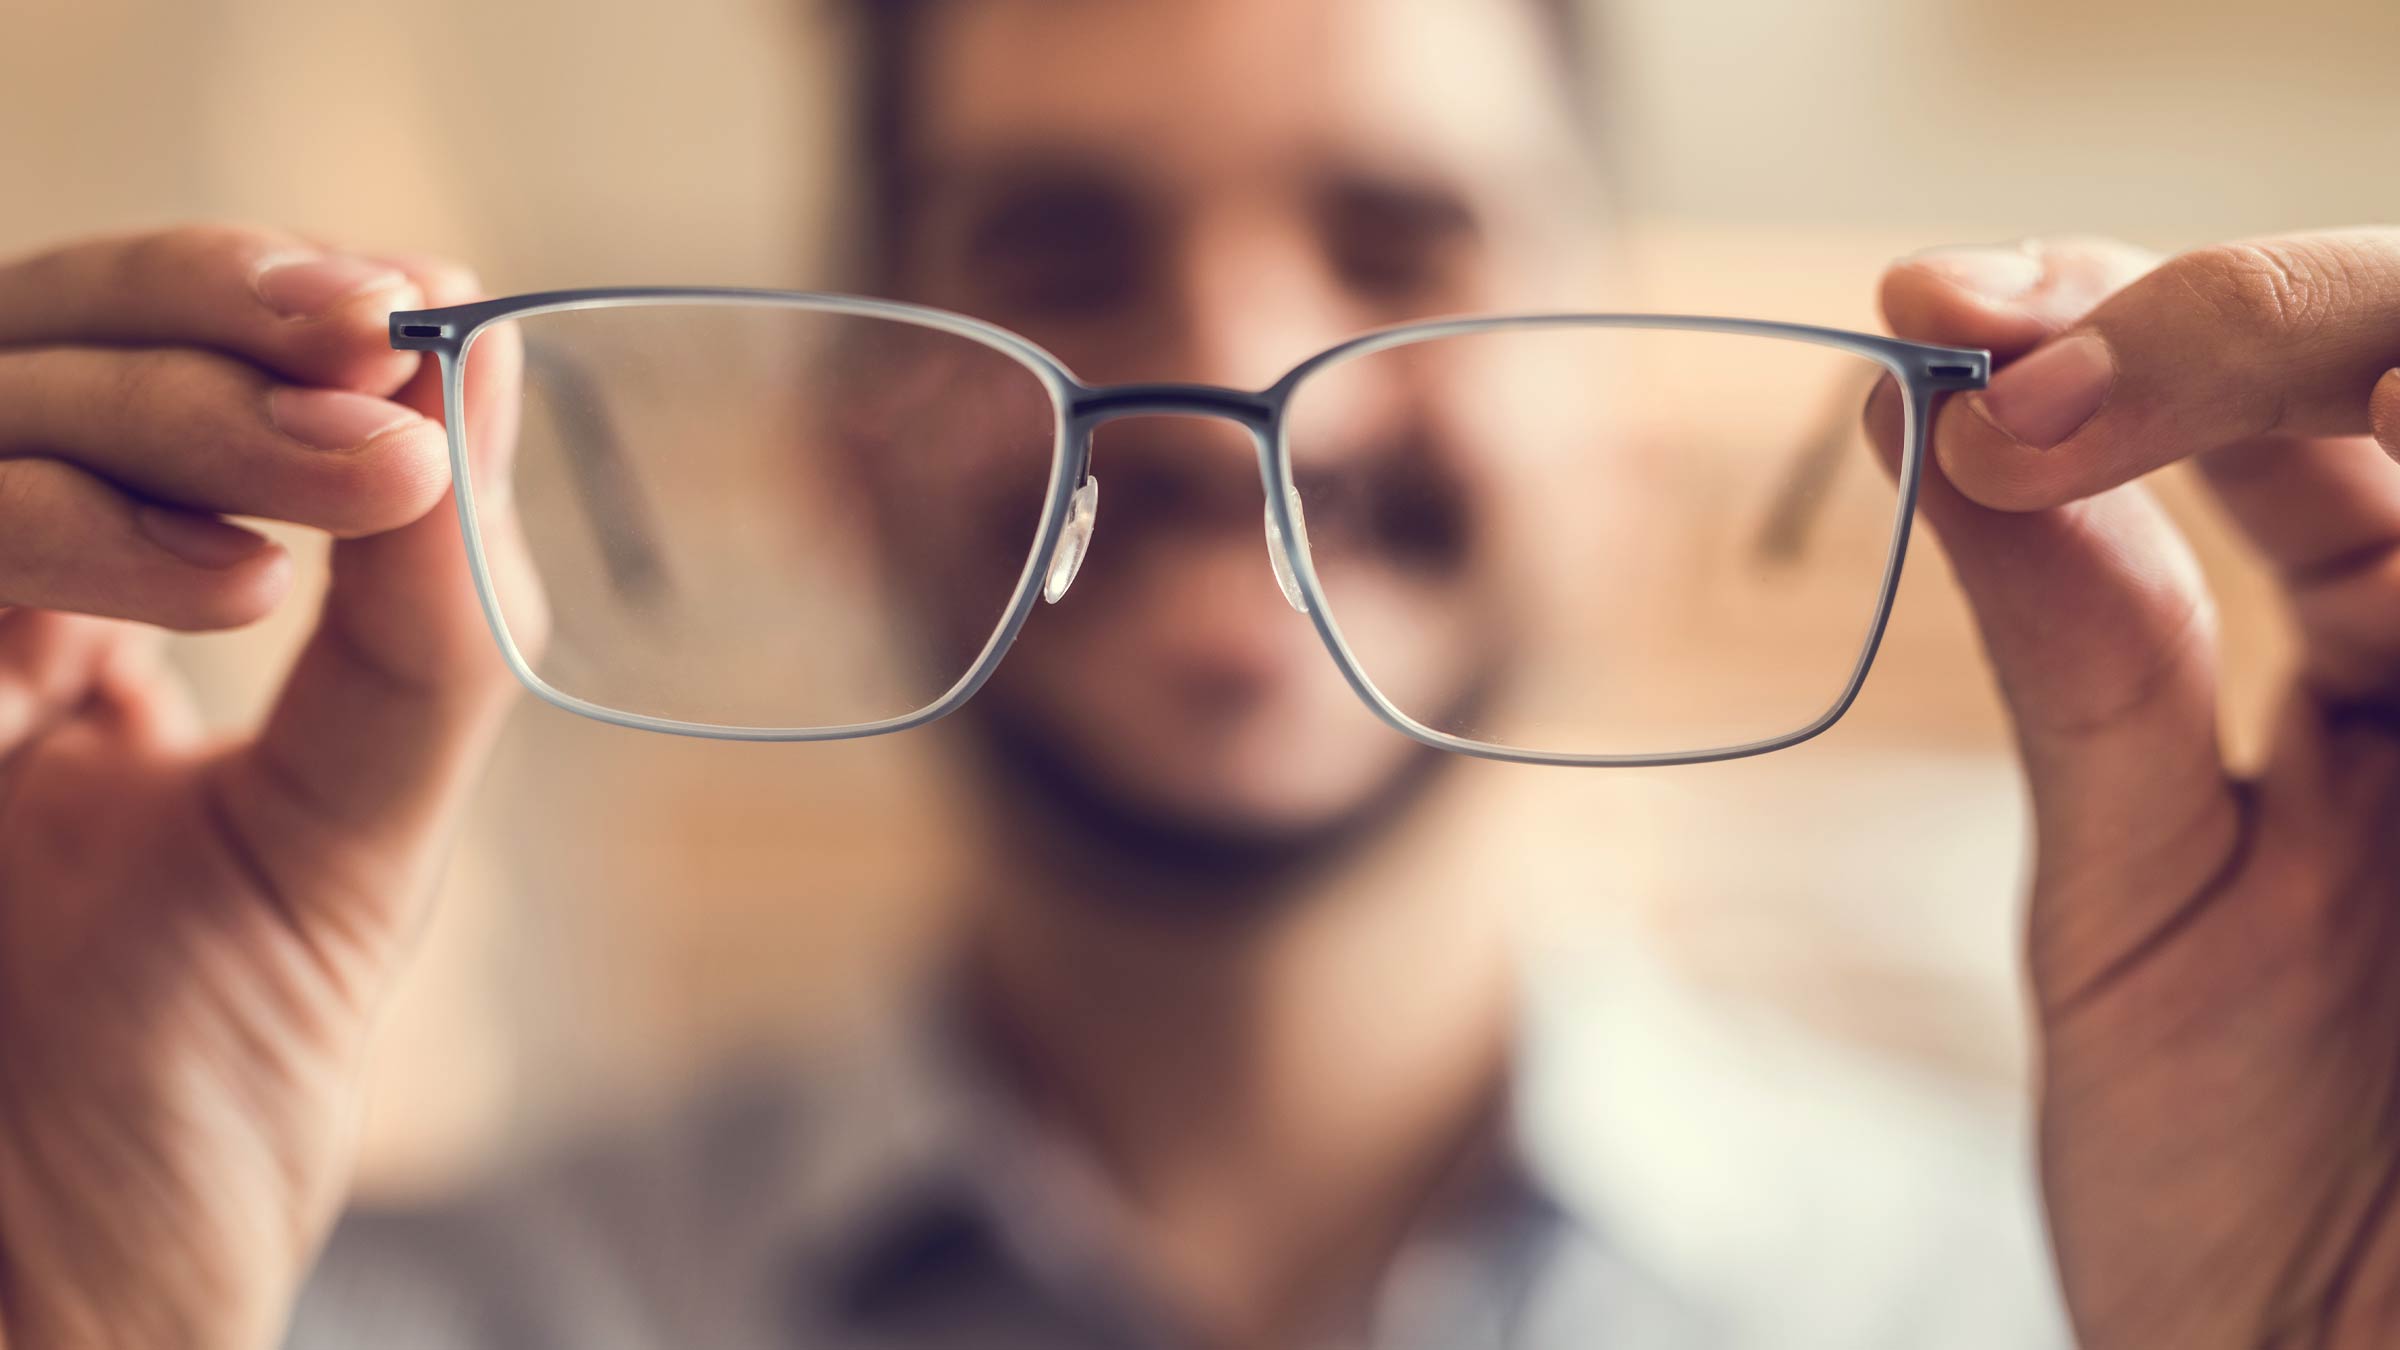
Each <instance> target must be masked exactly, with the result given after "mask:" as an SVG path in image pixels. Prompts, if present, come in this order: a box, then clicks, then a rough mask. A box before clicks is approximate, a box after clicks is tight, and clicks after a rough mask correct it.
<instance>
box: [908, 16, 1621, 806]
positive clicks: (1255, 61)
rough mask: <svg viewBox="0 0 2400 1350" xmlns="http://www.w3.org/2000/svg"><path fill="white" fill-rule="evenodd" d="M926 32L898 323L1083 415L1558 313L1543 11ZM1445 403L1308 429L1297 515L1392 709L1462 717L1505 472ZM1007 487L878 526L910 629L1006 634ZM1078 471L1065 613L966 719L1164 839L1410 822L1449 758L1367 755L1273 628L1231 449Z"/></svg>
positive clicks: (1134, 424)
mask: <svg viewBox="0 0 2400 1350" xmlns="http://www.w3.org/2000/svg"><path fill="white" fill-rule="evenodd" d="M929 15H930V17H929V20H928V22H927V25H926V27H925V28H924V30H923V32H922V34H921V36H920V38H919V42H918V46H917V48H916V50H915V52H914V54H913V55H914V65H913V67H912V69H911V73H910V81H911V89H912V91H913V93H914V95H915V98H916V101H915V103H914V104H913V106H911V107H910V108H909V109H908V110H907V112H906V114H905V121H906V124H907V126H908V128H909V141H908V145H907V148H906V152H905V164H904V165H903V168H904V171H905V172H904V177H905V181H906V184H907V187H906V192H905V197H906V201H907V209H906V210H905V211H904V213H903V219H902V221H901V223H900V229H901V233H900V235H899V237H898V238H897V239H895V240H894V241H892V250H891V252H892V257H893V258H894V268H895V271H894V274H893V275H892V277H890V278H889V281H890V283H891V286H890V289H891V290H892V291H893V292H894V293H896V294H898V295H901V296H903V297H905V298H908V299H913V300H918V301H922V302H925V303H929V304H935V305H941V306H944V307H948V308H953V309H957V310H961V311H964V312H967V313H970V314H975V315H978V316H980V317H984V318H988V319H990V320H993V321H995V322H997V323H1000V324H1003V325H1005V326H1007V327H1010V328H1013V329H1015V330H1017V331H1019V332H1022V333H1024V334H1026V335H1027V336H1028V337H1030V338H1032V339H1033V340H1034V341H1036V342H1038V343H1040V344H1041V345H1042V346H1044V347H1046V348H1047V349H1048V350H1050V351H1051V352H1052V353H1053V354H1055V355H1056V356H1058V357H1059V358H1060V359H1062V360H1063V361H1064V362H1066V364H1067V365H1068V366H1069V367H1070V368H1072V369H1073V370H1074V371H1075V372H1076V374H1077V375H1078V376H1079V377H1080V378H1082V379H1083V380H1084V381H1086V382H1087V383H1092V384H1109V383H1117V382H1124V381H1137V380H1177V381H1198V382H1206V383H1213V384H1223V385H1230V386H1234V387H1237V388H1260V387H1263V386H1265V385H1267V384H1268V383H1271V382H1272V381H1273V380H1275V379H1276V378H1277V377H1278V376H1280V375H1281V374H1282V373H1283V372H1284V371H1285V370H1286V369H1287V368H1288V367H1290V366H1291V365H1292V364H1294V363H1296V362H1298V361H1299V360H1301V359H1303V358H1305V357H1307V356H1308V355H1310V354H1312V353H1313V352H1315V351H1317V350H1319V349H1321V348H1323V347H1325V346H1328V345H1331V344H1332V343H1334V342H1337V341H1339V340H1341V339H1343V338H1346V337H1349V336H1352V335H1355V334H1357V333H1359V332H1361V331H1363V330H1365V329H1369V328H1373V327H1376V326H1379V325H1383V324H1389V323H1393V322H1397V321H1401V320H1406V319H1411V318H1419V317H1425V316H1428V315H1433V314H1440V313H1450V312H1457V311H1472V310H1491V309H1503V308H1528V307H1543V306H1545V305H1551V304H1555V303H1557V295H1556V280H1557V276H1558V269H1559V268H1560V267H1561V266H1563V265H1564V264H1565V263H1566V261H1567V257H1568V249H1569V245H1570V241H1571V239H1572V238H1573V228H1574V225H1575V222H1576V221H1577V220H1578V219H1579V218H1580V217H1581V214H1582V213H1581V212H1580V211H1579V210H1578V209H1577V208H1576V207H1575V206H1574V205H1572V204H1571V203H1573V201H1574V197H1573V194H1572V192H1570V191H1563V190H1562V186H1561V185H1562V184H1572V183H1575V182H1577V181H1578V180H1577V179H1576V175H1577V174H1579V173H1582V172H1585V171H1586V170H1585V167H1584V166H1583V165H1582V164H1581V163H1580V162H1579V160H1578V158H1577V156H1578V153H1579V147H1578V146H1577V145H1576V143H1575V140H1574V136H1573V133H1572V122H1571V118H1570V116H1569V114H1568V112H1567V109H1566V102H1567V101H1566V98H1565V92H1564V89H1563V88H1562V84H1561V81H1560V78H1559V74H1558V70H1557V63H1556V58H1555V57H1554V56H1553V55H1552V54H1550V53H1548V52H1546V51H1545V50H1544V49H1543V45H1542V44H1543V43H1544V42H1545V41H1546V40H1547V39H1548V37H1549V34H1548V32H1547V30H1546V29H1545V28H1544V27H1543V25H1542V24H1541V22H1540V21H1539V18H1538V16H1537V15H1536V14H1535V13H1534V12H1533V9H1532V7H1531V6H1530V5H1520V4H1495V3H1492V0H1148V2H1147V3H1138V4H1136V3H1125V0H950V3H947V4H939V5H935V6H933V7H931V9H930V11H929ZM1405 364H1406V363H1404V362H1397V361H1395V362H1389V363H1385V365H1384V367H1383V369H1384V370H1386V371H1389V372H1400V371H1404V370H1405ZM1459 383H1460V382H1459V381H1456V380H1448V381H1445V380H1441V379H1425V380H1421V381H1420V380H1410V379H1406V378H1394V377H1391V376H1388V375H1387V376H1386V377H1384V378H1381V379H1371V378H1365V377H1363V376H1362V377H1361V378H1358V379H1352V380H1347V381H1343V382H1340V383H1339V384H1338V385H1329V386H1328V393H1327V395H1326V397H1325V398H1324V399H1323V400H1321V401H1320V402H1319V403H1318V404H1317V405H1316V406H1315V407H1314V408H1312V409H1311V410H1310V412H1309V417H1308V418H1307V421H1308V425H1309V435H1310V436H1311V438H1312V441H1313V442H1314V443H1315V445H1316V446H1317V450H1316V453H1314V454H1313V455H1312V456H1311V457H1310V464H1309V467H1307V469H1306V472H1307V473H1308V474H1310V475H1315V476H1316V478H1315V479H1312V481H1310V482H1304V483H1303V484H1302V488H1303V491H1304V492H1309V493H1311V495H1312V499H1316V500H1321V501H1322V502H1324V503H1326V505H1325V506H1323V507H1322V508H1319V509H1314V510H1312V511H1311V514H1310V516H1309V519H1308V530H1309V533H1310V536H1311V539H1312V543H1313V546H1314V548H1315V550H1316V553H1317V554H1318V556H1319V557H1320V558H1325V557H1329V556H1331V555H1332V554H1334V553H1336V552H1338V553H1339V554H1340V555H1341V556H1342V557H1343V558H1344V559H1345V560H1346V561H1345V568H1346V574H1347V576H1348V577H1349V578H1350V582H1349V584H1348V585H1347V586H1346V588H1345V591H1346V594H1345V598H1344V600H1343V601H1342V602H1341V603H1339V604H1337V611H1338V613H1339V617H1340V619H1341V621H1342V622H1343V624H1344V625H1345V628H1346V629H1366V628H1371V629H1372V633H1373V639H1374V642H1375V644H1376V648H1377V650H1378V651H1379V653H1380V654H1381V655H1380V659H1379V661H1378V663H1377V668H1376V670H1375V671H1374V677H1375V678H1376V679H1377V681H1378V683H1379V684H1383V685H1385V686H1386V687H1387V690H1389V691H1390V692H1393V693H1394V694H1395V696H1398V695H1400V694H1401V693H1402V692H1403V691H1405V692H1406V694H1407V698H1406V699H1405V700H1404V701H1405V702H1406V703H1407V704H1409V705H1410V706H1414V707H1441V706H1461V707H1463V706H1468V705H1471V704H1472V703H1473V701H1474V700H1476V699H1477V698H1479V697H1481V696H1482V695H1483V693H1484V692H1485V691H1486V690H1487V689H1488V687H1489V686H1490V685H1491V684H1492V683H1493V682H1494V681H1495V680H1496V679H1497V678H1499V677H1500V675H1501V674H1502V673H1503V671H1504V668H1505V665H1506V661H1507V654H1508V648H1509V633H1508V631H1507V624H1506V618H1505V615H1506V605H1505V603H1504V602H1503V592H1504V587H1503V586H1502V585H1501V582H1500V574H1499V572H1498V570H1497V569H1495V568H1494V567H1492V566H1490V565H1488V554H1489V552H1490V550H1489V548H1488V547H1487V544H1488V541H1489V539H1490V536H1491V535H1492V533H1493V532H1494V531H1495V530H1496V529H1497V528H1499V524H1498V522H1497V521H1495V520H1494V519H1493V517H1492V513H1491V511H1490V510H1489V509H1487V508H1488V501H1489V498H1490V497H1491V496H1492V495H1493V494H1492V493H1491V491H1490V487H1489V483H1490V479H1491V476H1492V475H1493V474H1494V473H1495V472H1499V471H1500V469H1499V467H1498V465H1499V461H1500V460H1501V459H1502V458H1504V457H1505V455H1506V447H1505V446H1496V445H1493V444H1490V443H1488V442H1489V441H1490V440H1492V439H1494V438H1495V437H1496V436H1497V433H1493V434H1491V435H1479V433H1478V422H1477V419H1476V418H1475V417H1474V416H1473V415H1472V413H1471V412H1470V410H1469V409H1467V408H1466V407H1464V406H1461V404H1462V403H1463V402H1464V400H1463V399H1461V397H1460V394H1459V390H1458V388H1457V386H1458V384H1459ZM953 432H954V433H955V434H966V433H965V432H963V431H959V430H958V429H953ZM1042 450H1043V452H1044V453H1046V447H1042ZM1021 453H1022V452H1021V451H1018V452H1012V455H1010V456H1003V455H994V456H986V457H981V458H980V459H979V458H978V457H976V456H973V455H966V456H962V457H960V458H958V459H955V460H952V461H951V464H952V465H953V468H954V470H955V471H953V472H949V473H945V474H943V475H937V476H932V477H930V478H926V477H919V478H915V479H913V480H912V481H910V482H908V483H907V485H906V489H905V491H906V494H907V496H908V498H909V501H908V504H907V506H906V507H905V509H885V510H882V511H879V512H878V515H879V516H880V517H881V518H882V519H883V520H884V521H885V522H886V523H885V528H886V529H887V530H888V529H891V528H896V523H897V522H900V521H907V522H909V524H910V528H911V529H912V531H913V533H912V538H911V540H910V544H909V549H908V551H909V552H910V554H911V555H912V556H913V557H915V558H917V559H919V560H921V561H920V563H919V564H918V565H917V566H915V567H913V568H912V572H913V579H912V580H911V581H910V582H909V583H908V584H909V585H910V586H912V588H914V589H915V590H917V591H918V592H919V594H918V595H917V596H916V597H915V599H916V602H917V603H919V604H922V605H924V606H926V607H928V608H930V609H931V610H933V611H934V612H935V613H936V614H937V615H939V614H940V612H941V611H942V608H943V606H944V605H945V604H952V605H956V604H959V603H961V601H960V600H958V599H957V598H959V597H972V608H973V610H974V613H973V614H972V616H969V615H965V614H962V615H960V616H958V618H959V622H958V624H957V625H956V627H957V628H958V629H959V631H960V632H961V633H972V632H975V631H977V629H978V628H979V627H980V629H981V631H985V632H988V630H989V618H988V611H989V606H990V600H989V595H990V593H991V590H992V585H993V582H994V579H995V578H997V579H998V582H999V584H1000V585H1001V586H1002V587H1003V588H1005V586H1006V584H1008V583H1010V582H1013V581H1014V579H1015V576H1016V572H1017V569H1018V568H1019V567H1021V566H1022V564H1023V560H1024V555H1023V549H1024V539H1025V538H1026V536H1025V534H1024V533H1023V532H1022V531H1023V530H1024V526H1023V524H1022V521H1023V518H1024V517H1025V515H1026V511H1027V506H1026V503H1025V502H1024V501H1023V500H1022V498H1023V496H1024V491H1023V478H1024V474H1023V469H1022V464H1021V462H1019V461H1021ZM1012 456H1013V457H1012ZM1003 463H1006V465H1007V468H1008V471H1007V473H1006V474H1005V475H1003V474H1001V473H1000V472H998V468H999V466H1001V465H1002V464H1003ZM979 464H990V465H992V466H994V470H993V471H992V472H989V473H987V472H984V471H983V470H982V469H981V468H979V467H978V465H979ZM1092 471H1093V474H1094V476H1095V477H1096V478H1097V479H1098V480H1099V481H1100V484H1101V487H1100V492H1099V511H1098V516H1097V520H1096V524H1095V530H1094V535H1093V542H1092V547H1091V552H1090V555H1089V557H1088V558H1087V560H1086V561H1085V563H1084V565H1083V567H1082V570H1081V572H1080V574H1079V576H1078V578H1077V580H1076V581H1075V584H1074V587H1073V589H1072V591H1071V593H1070V594H1069V595H1068V596H1067V598H1066V599H1065V601H1064V602H1063V603H1061V604H1058V605H1055V606H1042V607H1040V608H1039V609H1038V610H1037V612H1036V613H1035V615H1034V617H1033V620H1032V621H1031V623H1030V624H1029V626H1028V627H1027V628H1026V630H1025V632H1024V634H1023V635H1022V636H1021V637H1020V639H1019V640H1018V642H1017V645H1016V646H1015V647H1013V648H1012V649H1011V651H1010V653H1009V656H1008V659H1007V660H1006V661H1005V662H1004V663H1003V664H1002V665H1001V667H1000V670H999V672H998V673H997V674H996V675H995V676H994V677H993V680H992V682H991V684H989V685H988V686H986V688H985V689H984V691H983V692H982V693H981V694H980V695H979V696H978V698H977V699H976V701H975V702H973V703H971V704H970V705H969V711H968V713H967V714H966V715H967V716H969V717H972V718H976V719H979V720H981V721H982V722H983V724H984V725H985V727H986V729H987V730H990V731H993V732H996V733H997V739H998V741H999V743H1001V744H1003V745H1007V746H1013V747H1015V748H1016V749H1017V750H1018V751H1019V752H1022V753H1024V754H1029V755H1034V756H1036V757H1038V758H1039V759H1040V760H1041V761H1042V764H1043V767H1044V768H1045V769H1046V770H1047V771H1049V772H1050V774H1051V775H1052V776H1054V777H1056V776H1064V777H1067V778H1070V779H1072V780H1073V781H1074V782H1075V783H1076V784H1077V786H1078V788H1079V790H1080V791H1081V792H1082V793H1083V794H1084V795H1085V796H1086V797H1090V798H1105V799H1106V800H1107V801H1108V802H1109V803H1110V806H1111V809H1112V810H1115V811H1119V812H1124V813H1131V814H1133V815H1136V816H1138V817H1140V818H1142V819H1144V820H1146V821H1148V822H1151V823H1153V824H1157V825H1160V826H1163V827H1165V828H1169V829H1175V830H1185V831H1198V832H1203V833H1206V834H1210V835H1215V836H1223V837H1231V838H1236V839H1271V840H1293V839H1306V838H1308V837H1311V836H1313V835H1318V834H1322V833H1324V832H1327V831H1332V830H1336V829H1339V828H1340V827H1342V826H1344V825H1346V824H1352V823H1355V822H1356V821H1357V820H1358V819H1359V818H1360V817H1361V816H1362V815H1367V814H1371V813H1372V812H1373V810H1374V808H1375V807H1376V806H1377V805H1378V804H1379V803H1385V802H1388V801H1390V800H1392V799H1393V798H1394V797H1395V796H1397V795H1401V794H1400V793H1399V787H1400V785H1402V784H1404V783H1406V782H1408V781H1410V780H1411V779H1412V778H1413V777H1414V776H1415V775H1416V774H1417V773H1418V772H1419V771H1421V770H1422V769H1423V768H1424V767H1425V766H1426V764H1425V759H1424V757H1425V756H1427V755H1429V754H1432V753H1434V752H1429V751H1425V750H1422V749H1421V748H1419V747H1417V746H1416V745H1415V743H1414V742H1411V741H1409V740H1407V739H1406V738H1404V737H1403V736H1401V735H1400V734H1399V733H1397V732H1396V731H1394V730H1392V729H1391V728H1389V727H1387V726H1385V725H1383V724H1382V723H1381V722H1380V721H1378V720H1377V719H1376V718H1375V717H1374V716H1373V714H1372V713H1371V712H1369V711H1368V710H1367V708H1366V707H1365V706H1364V705H1363V704H1362V703H1360V702H1359V700H1358V699H1357V697H1356V696H1355V695H1354V694H1353V693H1352V692H1351V691H1350V690H1349V688H1348V687H1347V686H1346V685H1345V684H1344V683H1343V681H1342V679H1341V676H1340V674H1339V672H1338V671H1337V670H1336V668H1335V667H1334V665H1333V663H1332V662H1331V661H1330V660H1329V659H1328V657H1327V655H1326V653H1325V651H1324V649H1323V646H1322V644H1321V643H1320V641H1319V639H1318V637H1317V635H1316V633H1315V631H1314V629H1313V628H1312V627H1311V625H1310V624H1309V622H1308V620H1307V619H1306V618H1305V617H1304V616H1302V615H1300V614H1297V613H1295V612H1294V611H1293V610H1292V609H1291V608H1290V607H1289V606H1288V605H1287V604H1286V602H1285V600H1284V598H1283V596H1282V593H1281V592H1280V590H1279V589H1278V587H1277V584H1276V581H1275V579H1274V576H1273V573H1272V571H1271V570H1270V565H1269V555H1268V550H1267V545H1266V540H1265V536H1264V530H1263V524H1262V510H1263V506H1264V501H1263V494H1262V489H1261V485H1260V479H1259V472H1258V461H1257V451H1256V448H1255V447H1254V445H1253V444H1252V443H1251V441H1250V439H1249V437H1248V434H1247V433H1246V432H1245V431H1244V430H1243V429H1241V428H1240V427H1238V426H1235V425H1234V424H1232V423H1227V422H1213V421H1212V422H1203V421H1196V420H1189V419H1160V418H1142V419H1127V420H1124V421H1119V422H1114V423H1110V424H1108V425H1106V426H1104V427H1103V428H1102V430H1101V432H1100V434H1099V436H1098V438H1097V440H1096V442H1095V444H1094V447H1093V464H1092ZM1003 478H1005V481H1002V480H1003ZM892 490H893V485H888V484H887V485H886V487H885V488H884V489H883V491H884V493H885V496H886V497H887V499H888V498H889V497H890V495H891V492H892ZM885 505H886V507H887V508H890V507H892V506H893V505H894V503H892V502H890V501H889V500H887V501H886V503H885ZM984 523H992V524H994V525H995V526H996V528H990V529H986V528H983V527H982V526H983V524H984Z"/></svg>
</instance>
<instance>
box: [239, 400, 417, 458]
mask: <svg viewBox="0 0 2400 1350" xmlns="http://www.w3.org/2000/svg"><path fill="white" fill-rule="evenodd" d="M267 417H268V419H269V420H271V421H273V422H274V423H275V429H276V430H278V431H280V432H282V433H283V434H284V435H286V436H289V437H291V438H292V439H293V440H295V441H298V442H300V443H301V444H302V445H305V446H307V447H309V448H310V449H312V450H355V449H357V448H358V447H359V446H362V445H365V444H366V443H367V442H369V441H371V440H373V439H375V438H376V437H377V436H380V435H382V434H383V433H384V432H387V431H389V430H391V429H392V428H393V427H396V426H399V425H400V424H401V423H403V422H413V421H415V420H416V418H417V415H416V414H415V413H413V412H410V411H409V410H408V409H406V408H403V407H401V406H400V405H399V404H397V403H394V402H392V401H390V400H389V399H380V398H373V397H370V396H368V395H366V394H353V393H351V392H350V391H348V390H346V389H298V388H294V387H292V386H290V385H284V386H282V387H280V388H278V389H276V390H275V392H274V393H271V394H269V395H267Z"/></svg>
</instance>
